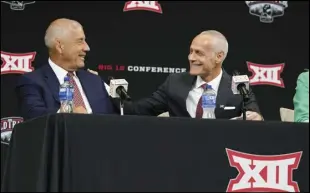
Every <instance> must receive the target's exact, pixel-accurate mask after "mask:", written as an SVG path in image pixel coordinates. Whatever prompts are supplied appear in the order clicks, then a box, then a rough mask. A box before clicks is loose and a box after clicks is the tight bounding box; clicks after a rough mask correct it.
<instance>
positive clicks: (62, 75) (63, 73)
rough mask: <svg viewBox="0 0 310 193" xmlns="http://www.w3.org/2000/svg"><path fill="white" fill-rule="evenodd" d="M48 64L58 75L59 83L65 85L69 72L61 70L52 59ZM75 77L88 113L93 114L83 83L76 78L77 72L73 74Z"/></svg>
mask: <svg viewBox="0 0 310 193" xmlns="http://www.w3.org/2000/svg"><path fill="white" fill-rule="evenodd" d="M48 63H49V64H50V66H51V68H52V69H53V71H54V73H55V74H56V76H57V79H58V81H59V83H60V84H63V83H64V78H65V76H67V74H68V71H66V70H65V69H63V68H61V67H60V66H58V65H57V64H55V63H54V62H53V61H52V60H51V59H50V58H49V59H48ZM73 74H74V76H73V79H74V81H75V82H76V85H77V87H78V89H79V91H80V93H81V95H82V98H83V101H84V104H85V107H86V111H87V113H88V114H90V113H92V109H91V107H90V104H89V102H88V100H87V97H86V95H85V93H84V90H83V87H82V85H81V82H80V80H79V78H78V77H77V76H76V74H75V72H74V73H73ZM59 111H60V110H58V111H57V113H59Z"/></svg>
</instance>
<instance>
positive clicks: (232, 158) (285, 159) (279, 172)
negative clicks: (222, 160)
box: [226, 149, 302, 192]
mask: <svg viewBox="0 0 310 193" xmlns="http://www.w3.org/2000/svg"><path fill="white" fill-rule="evenodd" d="M226 152H227V156H228V159H229V163H230V166H232V167H235V168H237V170H238V172H239V174H238V176H237V177H236V178H235V179H231V180H230V181H229V184H228V187H227V192H251V191H254V192H261V191H264V192H283V191H285V192H299V187H298V184H297V182H295V181H293V170H294V169H297V168H298V165H299V161H300V158H301V155H302V152H296V153H290V154H282V155H253V154H247V153H243V152H238V151H234V150H231V149H226Z"/></svg>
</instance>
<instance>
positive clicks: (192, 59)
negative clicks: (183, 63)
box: [188, 53, 195, 62]
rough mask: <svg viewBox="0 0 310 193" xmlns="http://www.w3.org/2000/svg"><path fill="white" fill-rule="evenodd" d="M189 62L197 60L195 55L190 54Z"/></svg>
mask: <svg viewBox="0 0 310 193" xmlns="http://www.w3.org/2000/svg"><path fill="white" fill-rule="evenodd" d="M188 60H189V61H191V62H193V61H194V60H195V58H194V56H193V54H191V53H190V54H188Z"/></svg>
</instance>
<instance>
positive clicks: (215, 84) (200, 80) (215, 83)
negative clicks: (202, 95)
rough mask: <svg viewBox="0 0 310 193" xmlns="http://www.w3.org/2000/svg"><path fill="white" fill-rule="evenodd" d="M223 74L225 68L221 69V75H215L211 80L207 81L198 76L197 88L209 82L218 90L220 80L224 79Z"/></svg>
mask: <svg viewBox="0 0 310 193" xmlns="http://www.w3.org/2000/svg"><path fill="white" fill-rule="evenodd" d="M222 75H223V70H222V69H221V72H220V74H219V75H217V77H215V78H214V79H213V80H211V81H210V82H208V83H207V82H205V81H204V80H203V79H202V78H201V77H200V76H197V80H196V84H195V88H199V87H201V86H202V85H203V84H208V85H211V86H212V88H213V90H215V91H216V92H217V91H218V88H219V85H220V81H221V79H222Z"/></svg>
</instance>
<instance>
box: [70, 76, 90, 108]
mask: <svg viewBox="0 0 310 193" xmlns="http://www.w3.org/2000/svg"><path fill="white" fill-rule="evenodd" d="M68 76H69V77H70V83H71V84H72V85H73V89H74V93H73V104H74V106H75V107H78V106H82V107H84V108H85V109H86V105H85V103H84V101H83V98H82V95H81V92H80V90H79V87H78V86H77V84H76V82H75V80H74V78H73V77H74V74H73V72H68Z"/></svg>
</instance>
